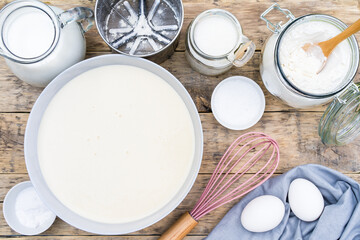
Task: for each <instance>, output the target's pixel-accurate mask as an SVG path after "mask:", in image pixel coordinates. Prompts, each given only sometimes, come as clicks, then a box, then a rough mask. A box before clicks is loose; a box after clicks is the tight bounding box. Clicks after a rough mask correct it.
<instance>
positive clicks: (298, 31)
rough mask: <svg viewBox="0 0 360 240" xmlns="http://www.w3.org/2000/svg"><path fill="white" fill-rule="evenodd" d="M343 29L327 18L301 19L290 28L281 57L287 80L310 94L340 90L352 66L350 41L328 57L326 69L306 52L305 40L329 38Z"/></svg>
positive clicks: (282, 45) (280, 49) (312, 41)
mask: <svg viewBox="0 0 360 240" xmlns="http://www.w3.org/2000/svg"><path fill="white" fill-rule="evenodd" d="M340 32H341V30H340V29H338V28H337V27H336V26H334V25H332V24H331V23H328V22H324V21H308V22H302V23H299V24H297V25H295V26H293V27H292V28H291V29H289V30H288V31H287V33H286V34H285V35H284V37H283V39H282V40H281V43H280V47H279V58H280V65H281V68H282V70H283V72H284V74H285V76H286V77H287V79H288V80H289V81H290V82H291V83H292V84H293V85H294V86H296V87H297V88H298V89H300V90H302V91H304V92H307V93H310V94H320V95H321V94H327V93H331V92H333V91H336V90H337V89H339V87H340V86H341V85H342V84H343V83H344V81H346V80H347V79H346V75H347V73H348V71H349V69H350V68H351V56H352V52H351V47H350V44H349V43H348V41H347V40H345V41H343V42H342V43H340V44H339V45H338V46H337V47H336V48H335V49H334V51H333V52H332V53H331V55H330V56H329V58H328V60H327V63H326V66H325V68H324V69H323V70H322V71H321V72H320V73H319V74H317V72H318V70H319V69H320V68H321V66H322V61H321V59H320V58H319V57H317V56H314V55H313V54H308V53H306V52H305V51H304V50H303V49H302V46H304V44H306V43H318V42H322V41H326V40H328V39H330V38H332V37H334V36H336V35H337V34H339V33H340Z"/></svg>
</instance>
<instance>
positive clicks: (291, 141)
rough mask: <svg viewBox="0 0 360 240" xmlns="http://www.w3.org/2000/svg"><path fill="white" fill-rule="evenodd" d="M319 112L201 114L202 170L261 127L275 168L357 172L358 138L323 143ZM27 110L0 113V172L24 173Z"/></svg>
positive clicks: (207, 170) (359, 165)
mask: <svg viewBox="0 0 360 240" xmlns="http://www.w3.org/2000/svg"><path fill="white" fill-rule="evenodd" d="M321 115H322V114H321V113H319V112H314V113H313V112H274V113H265V115H264V116H263V118H262V119H261V121H260V122H259V123H257V124H256V125H255V126H254V127H252V128H250V129H249V130H247V131H232V130H228V129H225V128H224V127H222V126H221V125H220V124H219V123H218V122H217V121H216V120H215V119H214V117H213V115H212V114H211V113H202V114H200V116H201V120H202V125H203V132H204V157H203V162H202V166H201V170H200V172H201V173H212V171H213V169H214V168H215V165H216V164H217V162H218V161H219V159H220V158H221V156H222V155H223V153H224V152H225V150H226V148H227V147H228V146H229V145H230V144H231V142H232V141H233V140H235V139H236V138H237V137H238V136H239V135H240V134H243V133H245V132H249V131H260V132H265V133H267V134H269V135H270V136H273V137H274V138H275V139H276V140H277V141H278V142H279V145H280V151H281V161H280V164H279V167H278V170H277V172H279V173H283V172H285V171H287V170H289V169H291V168H293V167H295V166H298V165H301V164H306V163H317V164H322V165H324V166H328V167H330V168H333V169H337V170H340V171H342V172H347V173H356V172H360V161H359V158H360V157H359V154H358V153H359V151H360V139H358V140H356V141H354V142H353V143H351V144H348V145H346V146H343V147H326V146H325V145H323V144H322V143H321V141H320V138H319V137H318V135H317V126H318V122H319V119H320V117H321ZM27 118H28V114H27V113H12V114H8V113H5V114H4V113H3V114H0V172H2V173H26V167H25V162H24V156H23V141H24V131H25V126H26V121H27Z"/></svg>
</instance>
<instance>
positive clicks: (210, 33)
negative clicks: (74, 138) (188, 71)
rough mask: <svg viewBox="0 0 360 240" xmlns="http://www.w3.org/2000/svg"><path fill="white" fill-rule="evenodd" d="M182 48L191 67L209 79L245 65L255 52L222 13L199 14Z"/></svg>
mask: <svg viewBox="0 0 360 240" xmlns="http://www.w3.org/2000/svg"><path fill="white" fill-rule="evenodd" d="M185 44H186V51H185V57H186V60H187V61H188V63H189V64H190V66H191V67H192V68H193V69H194V70H195V71H197V72H199V73H201V74H204V75H208V76H216V75H220V74H222V73H224V72H226V71H228V70H230V68H231V67H232V66H236V67H241V66H243V65H245V64H246V63H247V62H248V61H249V60H250V59H251V58H252V56H253V54H254V52H255V44H254V43H253V42H252V41H250V40H249V39H248V38H247V37H246V36H245V35H243V33H242V28H241V25H240V23H239V21H238V20H237V19H236V17H235V16H234V15H232V14H231V13H230V12H228V11H225V10H222V9H210V10H207V11H205V12H202V13H200V14H199V15H198V16H197V17H196V18H195V19H194V20H193V21H192V22H191V23H190V25H189V28H188V30H187V35H186V42H185Z"/></svg>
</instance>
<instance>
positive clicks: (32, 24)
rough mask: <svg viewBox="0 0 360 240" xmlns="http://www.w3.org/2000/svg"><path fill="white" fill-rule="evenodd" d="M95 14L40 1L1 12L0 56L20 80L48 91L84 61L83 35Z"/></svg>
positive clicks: (23, 2)
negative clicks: (62, 76)
mask: <svg viewBox="0 0 360 240" xmlns="http://www.w3.org/2000/svg"><path fill="white" fill-rule="evenodd" d="M93 16H94V14H93V11H92V10H91V9H89V8H84V7H76V8H73V9H70V10H68V11H63V10H61V9H59V8H56V7H52V6H51V7H50V6H48V5H46V4H44V3H42V2H40V1H37V0H18V1H14V2H12V3H9V4H7V5H6V6H5V7H4V8H3V9H2V10H1V12H0V31H1V39H0V55H2V56H4V57H5V58H6V63H7V65H8V66H9V68H10V69H11V70H12V72H13V73H14V74H15V75H16V76H17V77H18V78H20V79H21V80H23V81H25V82H27V83H29V84H31V85H33V86H37V87H45V86H46V85H47V84H48V83H49V82H50V81H51V80H53V79H54V78H55V77H56V76H57V75H58V74H59V73H60V72H62V71H63V70H65V69H66V68H68V67H70V66H72V65H74V64H75V63H77V62H79V61H81V60H83V59H84V58H85V51H86V42H85V38H84V33H85V32H86V31H87V30H89V29H90V28H91V26H92V25H93V22H94V20H93V18H94V17H93Z"/></svg>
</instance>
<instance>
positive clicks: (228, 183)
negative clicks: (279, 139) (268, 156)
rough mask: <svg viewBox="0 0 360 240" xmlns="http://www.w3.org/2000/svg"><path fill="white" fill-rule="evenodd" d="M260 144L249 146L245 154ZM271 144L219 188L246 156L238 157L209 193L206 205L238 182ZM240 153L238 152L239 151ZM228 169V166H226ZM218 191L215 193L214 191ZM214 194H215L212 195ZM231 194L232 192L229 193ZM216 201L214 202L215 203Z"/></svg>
mask: <svg viewBox="0 0 360 240" xmlns="http://www.w3.org/2000/svg"><path fill="white" fill-rule="evenodd" d="M257 146H258V144H257V145H255V146H253V147H252V148H249V149H248V150H247V151H246V152H245V153H244V154H247V153H248V152H249V151H251V150H252V149H254V148H256V147H257ZM269 147H270V145H269V146H268V147H266V146H264V147H263V148H262V149H261V150H260V151H259V152H258V153H257V154H255V155H254V156H253V157H252V158H251V159H250V160H249V161H247V162H246V163H245V164H244V165H243V166H242V167H241V168H240V169H239V170H238V171H237V172H236V173H235V174H234V175H233V176H232V177H231V178H230V179H229V180H228V181H227V182H226V183H225V184H224V185H222V186H221V187H220V188H219V189H218V190H217V188H218V187H219V186H220V184H221V183H222V182H223V181H224V180H225V179H226V177H227V176H228V175H229V174H230V173H231V172H232V169H233V168H234V167H235V166H236V165H237V164H238V162H239V161H240V160H241V159H242V157H243V156H244V154H243V155H242V156H241V157H239V158H238V160H237V161H236V162H235V163H234V164H233V165H232V167H231V168H230V169H229V170H228V171H227V172H226V174H225V175H224V177H223V178H222V179H221V180H220V181H219V182H218V183H217V184H216V186H215V187H214V188H213V191H212V192H210V194H209V195H208V197H207V198H208V200H207V201H206V202H205V203H204V206H206V205H207V204H209V203H210V202H211V201H212V200H214V199H216V198H217V197H218V196H220V195H221V194H222V193H223V192H225V191H226V190H227V189H228V187H230V186H231V185H232V184H233V183H234V182H236V181H237V180H238V179H239V178H240V177H242V176H243V175H244V174H245V173H246V172H247V171H248V170H249V169H250V168H251V167H253V166H254V165H255V163H256V161H257V160H259V159H260V158H261V157H262V156H263V155H264V154H265V153H266V151H267V150H268V149H269ZM265 148H266V151H265V152H264V151H263V150H264V149H265ZM261 152H263V154H261V155H260V153H261ZM237 153H238V152H237ZM259 155H260V156H259ZM255 157H257V158H256V159H255V161H253V159H254V158H255ZM232 160H233V158H231V159H230V161H229V162H231V161H232ZM251 162H252V164H251V165H250V166H248V167H247V169H245V171H243V172H241V171H242V169H243V168H244V167H245V166H246V165H247V164H248V163H251ZM224 169H226V166H225V168H224ZM244 184H246V182H245V183H243V184H241V185H240V186H238V188H240V187H242V186H243V185H244ZM216 190H217V192H216V193H215V194H213V193H214V191H216ZM212 194H213V195H212ZM229 194H231V192H230V193H229ZM220 200H221V199H220ZM215 203H216V202H214V204H215ZM211 206H212V205H210V206H209V207H211Z"/></svg>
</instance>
